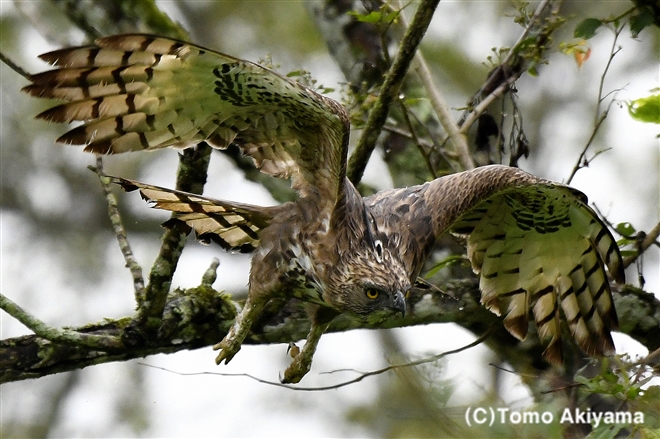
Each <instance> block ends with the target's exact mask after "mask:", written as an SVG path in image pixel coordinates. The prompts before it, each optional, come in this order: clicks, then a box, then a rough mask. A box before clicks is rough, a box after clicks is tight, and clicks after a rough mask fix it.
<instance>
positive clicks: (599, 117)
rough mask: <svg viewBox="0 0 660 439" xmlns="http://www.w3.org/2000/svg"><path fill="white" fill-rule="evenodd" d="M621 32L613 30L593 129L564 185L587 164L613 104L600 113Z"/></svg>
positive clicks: (600, 85) (620, 29) (601, 77)
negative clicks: (588, 153)
mask: <svg viewBox="0 0 660 439" xmlns="http://www.w3.org/2000/svg"><path fill="white" fill-rule="evenodd" d="M622 30H623V26H621V27H620V28H619V29H614V39H613V40H612V47H611V48H610V56H609V58H608V60H607V64H605V69H604V70H603V74H602V75H600V81H599V83H598V99H597V100H596V112H595V114H594V128H593V130H592V132H591V136H590V137H589V140H588V141H587V144H586V145H585V146H584V148H583V149H582V152H581V153H580V155H579V157H578V159H577V160H576V162H575V166H573V170H572V171H571V174H570V175H569V176H568V180H566V184H571V181H572V180H573V177H574V176H575V174H576V173H577V171H579V170H580V169H582V168H583V167H584V166H586V165H585V163H588V161H585V156H586V155H587V150H588V149H589V147H590V146H591V144H592V143H593V141H594V139H595V138H596V133H598V130H599V129H600V127H601V126H602V125H603V122H604V121H605V119H606V118H607V115H608V113H609V110H610V108H611V107H612V104H613V103H614V97H612V100H611V101H610V103H609V104H608V105H607V109H605V111H603V112H601V111H600V105H601V103H602V102H603V100H604V99H605V97H606V96H609V95H610V93H608V94H607V95H606V96H603V88H604V84H605V76H607V72H608V71H609V69H610V66H611V65H612V60H613V59H614V57H615V56H616V54H617V53H619V51H620V50H621V48H620V47H619V48H617V45H616V43H617V40H618V38H619V35H621V31H622Z"/></svg>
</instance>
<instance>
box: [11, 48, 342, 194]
mask: <svg viewBox="0 0 660 439" xmlns="http://www.w3.org/2000/svg"><path fill="white" fill-rule="evenodd" d="M41 58H42V59H44V60H45V61H47V62H49V63H50V64H53V65H55V66H57V69H55V70H51V71H47V72H43V73H40V74H36V75H33V76H32V77H31V80H32V81H33V84H31V85H28V86H27V87H25V88H24V90H25V91H27V92H28V93H30V94H32V95H34V96H38V97H42V98H55V99H63V100H66V101H68V102H67V103H65V104H61V105H58V106H56V107H54V108H51V109H49V110H47V111H44V112H43V113H41V114H40V115H39V117H41V118H43V119H46V120H49V121H54V122H71V121H84V122H85V123H84V124H83V125H81V126H79V127H77V128H74V129H72V130H71V131H69V132H67V133H66V134H64V135H63V136H61V137H60V138H59V139H58V141H60V142H64V143H71V144H77V145H83V144H84V145H87V146H86V148H85V150H86V151H92V152H97V153H104V154H112V153H121V152H126V151H136V150H145V149H157V148H165V147H170V146H172V147H182V148H185V147H188V146H192V145H194V144H196V143H199V142H200V141H203V140H206V141H208V142H209V143H210V144H212V145H214V146H216V147H219V148H226V147H227V146H228V145H229V144H230V143H235V144H237V145H239V146H240V147H241V148H242V151H243V152H244V153H245V154H247V155H250V156H251V157H252V158H253V159H254V161H255V163H256V165H257V167H259V168H260V169H261V171H262V172H265V173H267V174H270V175H274V176H277V177H282V178H288V177H291V178H292V184H293V186H294V189H296V190H298V191H299V193H301V195H303V196H305V195H307V194H309V193H310V192H314V193H320V194H321V196H325V197H327V198H328V199H329V200H330V201H332V200H334V199H335V197H336V195H337V192H338V190H339V189H338V188H340V187H341V185H340V184H339V183H340V182H342V179H343V177H344V174H345V161H346V146H347V143H348V132H349V125H348V117H347V115H346V112H345V110H344V109H343V108H342V107H341V105H339V104H338V103H337V102H335V101H333V100H331V99H328V98H325V97H323V96H321V95H319V94H318V93H316V92H314V91H312V90H310V89H308V88H306V87H304V86H302V85H299V84H297V83H295V82H293V81H291V80H289V79H287V78H285V77H283V76H280V75H278V74H277V73H275V72H273V71H271V70H268V69H266V68H264V67H262V66H259V65H257V64H254V63H251V62H248V61H243V60H240V59H237V58H233V57H231V56H228V55H224V54H222V53H218V52H214V51H212V50H209V49H205V48H203V47H200V46H196V45H193V44H189V43H185V42H182V41H177V40H172V39H168V38H162V37H155V36H150V35H118V36H111V37H105V38H100V39H98V40H97V41H96V42H95V44H94V45H92V46H87V47H77V48H70V49H62V50H57V51H54V52H50V53H46V54H44V55H41Z"/></svg>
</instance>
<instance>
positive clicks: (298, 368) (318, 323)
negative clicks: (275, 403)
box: [281, 306, 337, 384]
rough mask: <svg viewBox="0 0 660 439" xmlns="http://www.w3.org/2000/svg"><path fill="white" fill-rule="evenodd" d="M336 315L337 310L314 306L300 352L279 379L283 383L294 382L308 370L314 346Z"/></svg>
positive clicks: (298, 380) (310, 365)
mask: <svg viewBox="0 0 660 439" xmlns="http://www.w3.org/2000/svg"><path fill="white" fill-rule="evenodd" d="M336 316H337V312H336V311H334V310H331V309H330V308H326V307H324V306H316V309H315V310H314V313H313V315H312V319H311V323H312V325H311V327H310V329H309V333H308V334H307V340H306V341H305V345H304V346H303V348H302V349H301V350H300V352H299V353H298V354H297V355H296V356H295V357H294V359H293V361H292V362H291V364H290V365H289V367H287V369H286V370H285V371H284V377H283V378H282V379H281V381H282V383H285V384H296V383H298V382H300V380H301V379H302V378H303V377H304V376H305V375H306V374H307V372H309V369H310V368H311V367H312V358H313V357H314V352H316V346H317V345H318V344H319V340H320V339H321V336H322V335H323V333H324V332H325V331H326V329H328V326H329V325H330V322H331V321H332V319H334V318H335V317H336Z"/></svg>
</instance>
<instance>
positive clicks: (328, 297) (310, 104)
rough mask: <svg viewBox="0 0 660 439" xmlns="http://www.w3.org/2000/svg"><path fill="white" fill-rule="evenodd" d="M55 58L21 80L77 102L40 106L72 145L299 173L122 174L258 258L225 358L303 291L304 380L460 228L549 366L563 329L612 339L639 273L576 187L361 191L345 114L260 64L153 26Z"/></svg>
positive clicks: (490, 291) (518, 327)
mask: <svg viewBox="0 0 660 439" xmlns="http://www.w3.org/2000/svg"><path fill="white" fill-rule="evenodd" d="M41 58H42V59H44V60H45V61H47V62H49V63H51V64H53V65H55V66H56V68H55V69H54V70H51V71H47V72H43V73H39V74H36V75H33V76H32V77H31V80H32V84H31V85H28V86H27V87H25V89H24V90H25V91H27V92H28V93H30V94H32V95H34V96H38V97H41V98H55V99H61V100H65V101H67V102H66V103H63V104H60V105H58V106H56V107H54V108H51V109H49V110H47V111H44V112H43V113H41V114H40V115H39V117H40V118H42V119H45V120H48V121H54V122H62V123H64V122H71V121H84V124H82V125H80V126H78V127H76V128H73V129H72V130H70V131H68V132H67V133H66V134H64V135H63V136H61V137H60V138H59V139H58V141H60V142H64V143H69V144H76V145H86V146H85V151H90V152H95V153H102V154H115V153H122V152H126V151H140V150H154V149H158V148H166V147H176V148H186V147H189V146H193V145H195V144H197V143H198V142H201V141H206V142H208V143H209V144H210V145H212V146H214V147H216V148H221V149H222V148H226V147H228V146H229V145H230V144H235V145H238V146H239V147H240V148H241V150H242V152H243V154H245V155H248V156H250V157H251V158H252V159H254V162H255V165H256V166H257V167H258V168H259V169H260V170H261V171H262V172H264V173H266V174H269V175H272V176H275V177H280V178H290V179H291V184H292V187H293V188H294V189H295V190H296V191H297V193H298V195H299V197H298V198H297V199H296V200H295V201H293V202H288V203H285V204H282V205H280V206H274V207H260V206H254V205H249V204H241V203H235V202H230V201H220V200H214V199H210V198H206V197H203V196H200V195H194V194H190V193H184V192H179V191H176V190H169V189H165V188H160V187H156V186H151V185H148V184H144V183H140V182H136V181H131V180H125V179H120V178H115V182H117V183H120V184H121V185H123V186H124V188H126V189H138V190H139V191H140V192H141V193H142V196H143V197H144V198H146V199H147V200H150V201H151V202H153V203H154V206H155V207H157V208H160V209H165V210H169V211H172V212H175V213H176V218H175V221H178V222H179V223H185V224H187V225H188V226H189V227H190V228H191V229H193V230H194V231H195V232H196V233H197V235H198V237H199V238H201V239H203V240H206V241H213V242H215V243H217V244H219V245H220V246H221V247H223V248H224V249H226V250H234V251H236V250H237V251H241V252H250V253H252V254H253V257H252V265H251V271H250V278H249V292H248V296H247V299H246V301H245V304H244V306H243V308H242V310H241V311H240V312H239V314H238V316H237V318H236V321H235V323H234V324H233V326H232V327H231V329H230V330H229V332H228V333H227V335H226V336H225V338H224V339H223V340H222V341H221V342H220V343H218V344H216V345H215V346H214V349H216V350H218V349H219V350H220V353H219V355H218V357H217V359H216V362H217V363H220V362H222V361H223V360H224V361H225V362H229V361H230V360H231V359H232V357H233V356H234V355H235V354H236V353H237V352H238V350H239V349H240V347H241V343H242V341H243V340H244V339H245V337H246V336H247V334H248V333H249V331H250V327H251V325H252V323H253V322H254V321H255V320H256V319H257V318H258V316H259V315H260V312H261V311H262V309H263V307H264V305H265V304H266V303H267V302H268V301H269V300H271V299H273V298H276V297H295V298H298V299H301V300H304V301H307V302H311V303H312V304H313V306H312V307H313V309H314V312H313V313H312V315H311V330H310V332H309V335H308V337H307V342H306V344H305V345H304V346H303V348H302V350H300V352H299V353H298V354H297V355H296V356H295V358H294V360H293V362H292V363H291V365H290V366H289V368H288V369H287V370H286V372H285V374H284V378H283V381H284V382H298V381H300V379H301V378H302V377H303V376H304V375H305V374H306V373H307V372H308V371H309V368H310V365H311V360H312V355H313V353H314V350H315V348H316V345H317V343H318V340H319V338H320V336H321V334H322V333H323V332H324V331H325V329H327V327H328V325H329V323H330V321H331V320H332V319H333V318H334V317H335V316H337V315H339V314H341V313H349V314H350V315H352V316H355V317H357V318H360V319H362V320H363V321H366V322H377V321H381V320H383V319H386V318H390V317H392V316H397V315H402V314H404V313H405V310H406V303H405V295H406V293H407V292H408V291H409V290H411V288H413V287H414V286H415V284H416V282H417V281H418V276H419V275H420V272H421V270H422V268H423V266H424V263H425V261H426V259H427V258H428V256H429V255H430V253H431V252H432V249H433V247H434V243H435V242H436V240H437V238H438V237H440V236H441V235H443V234H444V233H445V232H447V231H452V232H454V233H456V234H459V235H464V236H466V242H467V256H468V258H469V259H470V261H471V263H472V267H473V270H474V271H475V273H477V274H478V275H479V278H480V283H479V286H480V289H481V292H482V297H481V302H482V303H483V304H484V305H485V306H486V307H487V308H488V309H490V310H491V311H492V312H494V313H496V314H498V315H502V316H504V325H505V327H506V329H507V330H508V331H509V332H510V333H511V334H513V335H514V336H515V337H517V338H518V339H521V340H522V339H524V338H525V337H526V335H527V332H528V326H529V323H530V316H531V319H532V320H533V321H534V322H535V323H536V326H537V329H538V334H539V336H540V339H541V340H542V341H543V342H544V344H545V346H546V349H545V351H544V356H545V358H547V359H548V360H549V361H550V362H552V363H561V362H562V361H563V360H562V336H561V333H562V329H561V328H562V325H563V324H565V325H566V326H567V327H568V329H569V330H570V333H571V334H572V337H573V339H574V340H575V342H576V343H577V345H578V346H579V347H580V348H581V349H582V350H583V351H584V352H586V353H587V354H590V355H604V354H610V353H612V352H613V351H614V344H613V342H612V338H611V335H610V331H611V330H613V329H616V327H617V316H616V312H615V309H614V305H613V301H612V295H611V291H610V284H609V281H608V271H609V275H610V276H611V277H612V278H613V279H614V280H616V281H617V282H623V281H624V273H623V265H622V261H621V256H620V253H619V250H618V247H617V245H616V243H615V241H614V239H613V237H612V235H611V233H610V232H609V231H608V229H607V227H606V226H605V225H604V224H603V222H602V221H601V220H600V219H599V218H598V217H597V215H596V214H595V213H594V211H593V210H592V209H591V208H590V207H589V206H588V205H587V198H586V196H584V194H582V193H581V192H579V191H578V190H576V189H572V188H570V187H568V186H565V185H562V184H559V183H553V182H551V181H548V180H544V179H541V178H537V177H535V176H533V175H530V174H528V173H526V172H524V171H521V170H519V169H516V168H510V167H506V166H499V165H491V166H485V167H481V168H477V169H474V170H468V171H465V172H461V173H457V174H453V175H448V176H444V177H441V178H437V179H435V180H433V181H430V182H427V183H425V184H422V185H419V186H412V187H405V188H399V189H391V190H384V191H381V192H378V193H376V194H375V195H372V196H369V197H366V198H364V197H362V196H361V195H360V194H359V192H358V191H357V190H356V188H355V187H354V185H353V184H352V183H351V182H350V181H349V180H348V179H347V178H346V159H347V147H348V141H349V130H350V127H349V119H348V116H347V112H346V110H345V109H344V108H343V107H342V106H341V105H340V104H339V103H337V102H335V101H333V100H331V99H329V98H327V97H324V96H322V95H320V94H318V93H316V92H314V91H313V90H310V89H309V88H306V87H304V86H302V85H300V84H298V83H296V82H294V81H292V80H290V79H288V78H285V77H283V76H281V75H279V74H277V73H275V72H273V71H271V70H269V69H267V68H264V67H262V66H260V65H258V64H254V63H251V62H248V61H244V60H241V59H237V58H233V57H231V56H227V55H224V54H222V53H218V52H215V51H212V50H209V49H206V48H203V47H200V46H196V45H193V44H189V43H186V42H182V41H176V40H172V39H168V38H162V37H156V36H150V35H138V34H134V35H118V36H111V37H106V38H100V39H98V40H97V41H96V42H95V44H93V45H90V46H85V47H75V48H68V49H62V50H57V51H54V52H50V53H46V54H44V55H41ZM606 269H607V271H606ZM562 322H565V323H562Z"/></svg>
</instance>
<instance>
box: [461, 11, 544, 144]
mask: <svg viewBox="0 0 660 439" xmlns="http://www.w3.org/2000/svg"><path fill="white" fill-rule="evenodd" d="M550 3H551V0H544V1H542V2H541V3H539V5H538V7H537V8H536V10H535V11H534V13H533V14H532V16H531V18H530V20H529V22H528V23H527V26H526V27H525V29H524V30H523V32H522V34H520V36H519V37H518V40H517V41H516V42H515V44H514V45H513V47H512V49H511V50H509V52H508V53H507V55H506V57H505V58H504V60H503V61H502V62H501V63H500V64H499V65H498V66H497V67H496V69H495V70H494V71H492V72H491V74H490V75H489V76H488V79H486V82H485V83H484V84H483V85H482V86H481V88H480V89H479V91H478V92H477V93H476V94H475V95H474V96H473V97H472V98H471V99H470V104H469V106H473V104H474V103H476V102H479V104H478V105H476V106H474V107H473V108H472V109H470V110H469V111H470V112H469V113H468V114H467V115H464V116H463V117H462V118H461V120H460V121H459V123H458V126H459V127H460V132H461V134H463V135H465V133H467V131H468V129H469V128H470V127H471V126H472V125H473V124H474V122H475V121H476V120H477V119H478V118H479V116H480V115H481V114H482V113H483V112H484V111H486V109H487V108H488V106H489V105H490V104H492V103H493V101H494V100H495V99H496V98H498V97H499V96H501V95H502V94H504V93H505V92H506V91H507V90H508V89H509V87H510V86H511V85H512V84H513V83H514V82H516V81H517V80H518V79H519V78H520V77H521V76H522V74H523V73H524V71H525V69H523V68H518V69H515V71H513V72H510V71H506V73H505V76H506V80H505V81H504V82H503V83H501V84H499V85H498V86H497V87H496V88H495V90H493V91H492V92H491V93H489V94H488V95H487V96H486V97H484V98H480V97H481V94H482V93H484V92H485V91H486V90H490V89H492V88H493V87H494V86H495V83H496V81H500V80H501V77H502V71H505V69H508V67H509V64H510V63H511V62H512V59H513V57H514V56H517V54H518V52H517V51H516V50H515V49H516V47H518V46H519V45H520V44H521V43H522V42H523V41H525V39H526V38H527V36H528V35H529V33H530V32H531V30H532V28H533V27H534V26H536V25H537V22H538V20H539V18H540V17H541V14H543V12H544V11H545V9H546V8H547V7H548V6H549V5H550Z"/></svg>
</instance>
